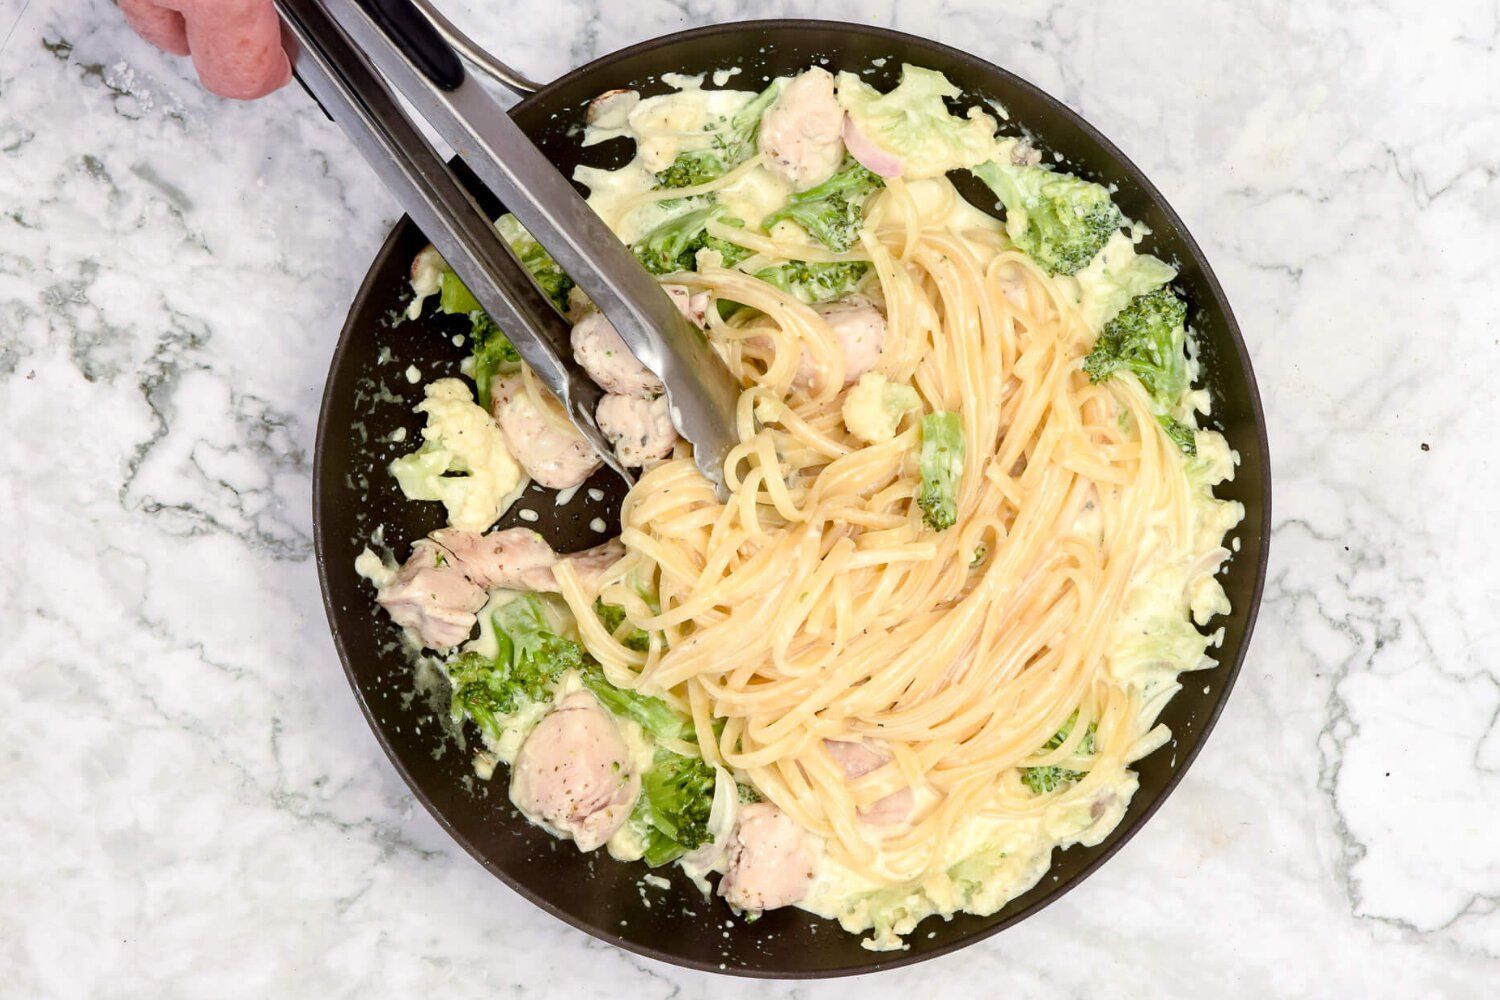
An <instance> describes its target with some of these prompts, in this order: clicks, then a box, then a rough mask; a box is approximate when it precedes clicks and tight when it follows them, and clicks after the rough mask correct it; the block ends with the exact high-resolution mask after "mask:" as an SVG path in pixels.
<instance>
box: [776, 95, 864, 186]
mask: <svg viewBox="0 0 1500 1000" xmlns="http://www.w3.org/2000/svg"><path fill="white" fill-rule="evenodd" d="M843 127H844V109H843V108H841V107H839V102H838V99H837V98H836V97H834V94H833V75H832V74H831V73H829V72H828V71H827V70H826V69H820V68H818V67H814V68H812V69H810V70H808V71H807V72H805V73H802V74H800V75H798V76H797V77H795V78H793V80H792V82H791V83H788V84H787V85H786V88H785V89H784V90H782V92H781V96H780V97H778V98H776V103H775V104H772V105H771V106H770V107H769V108H767V109H766V113H765V115H763V116H762V117H761V120H760V138H759V142H760V151H761V153H762V154H763V155H764V156H765V158H766V167H767V168H768V169H769V170H770V171H771V172H772V173H775V174H779V175H781V176H782V177H784V178H786V179H787V180H788V181H790V182H791V183H792V186H793V187H795V188H796V189H797V190H798V191H806V190H807V189H808V188H810V187H816V186H817V185H819V184H822V183H823V182H824V181H826V180H827V179H828V178H830V177H832V176H833V175H834V173H835V172H837V170H838V168H839V164H840V163H842V162H843V160H844V140H843V137H842V134H841V133H842V130H843Z"/></svg>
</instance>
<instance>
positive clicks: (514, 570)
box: [432, 528, 557, 590]
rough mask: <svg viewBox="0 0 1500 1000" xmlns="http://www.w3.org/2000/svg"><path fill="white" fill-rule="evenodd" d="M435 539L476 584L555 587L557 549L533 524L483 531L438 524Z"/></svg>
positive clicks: (540, 587) (534, 588)
mask: <svg viewBox="0 0 1500 1000" xmlns="http://www.w3.org/2000/svg"><path fill="white" fill-rule="evenodd" d="M432 540H433V541H435V542H437V543H438V544H439V545H441V546H443V548H445V549H447V550H448V551H449V552H450V553H451V554H452V556H453V562H454V564H455V565H456V566H457V568H458V569H459V570H461V571H462V572H463V573H464V575H465V576H467V577H468V578H469V579H470V580H472V581H474V583H475V585H477V586H480V587H483V588H484V589H486V590H489V589H490V588H492V587H505V588H507V589H510V590H556V589H557V581H556V580H555V579H554V578H553V576H552V567H553V565H554V564H555V563H556V562H557V553H556V552H553V551H552V546H550V545H548V544H547V543H546V541H544V540H543V539H542V536H541V535H538V534H537V533H536V532H535V531H532V530H531V529H530V528H507V529H506V530H504V531H492V532H490V533H489V534H487V535H481V534H479V533H478V532H474V531H464V530H462V529H460V528H439V529H438V530H437V531H434V532H433V533H432Z"/></svg>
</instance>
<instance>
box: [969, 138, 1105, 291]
mask: <svg viewBox="0 0 1500 1000" xmlns="http://www.w3.org/2000/svg"><path fill="white" fill-rule="evenodd" d="M970 169H971V170H972V171H973V173H974V176H976V177H978V178H979V179H980V180H982V181H984V183H985V184H986V185H988V187H989V188H990V190H991V191H993V192H995V195H996V197H998V198H999V199H1000V202H1001V204H1003V205H1004V206H1005V228H1006V231H1007V232H1009V233H1010V238H1011V239H1012V240H1013V241H1014V242H1015V244H1016V246H1018V247H1020V248H1021V249H1022V250H1024V251H1025V252H1026V253H1027V255H1029V256H1030V257H1031V258H1032V259H1033V260H1035V261H1036V262H1037V263H1038V264H1040V265H1041V266H1042V267H1044V268H1045V269H1046V270H1047V271H1048V272H1050V273H1052V274H1076V273H1077V272H1078V271H1081V270H1082V269H1083V268H1084V267H1086V266H1088V263H1089V261H1091V260H1093V259H1094V255H1095V254H1097V253H1098V252H1099V251H1100V250H1101V249H1103V248H1104V244H1105V243H1107V242H1109V237H1110V235H1111V234H1113V233H1114V232H1115V230H1117V229H1119V228H1120V227H1121V226H1122V225H1124V224H1125V217H1124V216H1123V215H1121V214H1120V210H1119V209H1118V208H1116V207H1115V205H1114V202H1112V201H1110V198H1109V192H1108V191H1106V190H1105V189H1104V188H1102V187H1100V186H1099V185H1098V184H1093V183H1090V182H1089V181H1086V180H1083V179H1081V178H1078V177H1074V176H1073V175H1072V174H1065V173H1059V172H1057V171H1054V170H1049V169H1048V168H1046V167H1041V166H1028V165H1025V164H1017V163H1014V162H1013V161H1011V160H1010V159H1009V158H1002V159H1000V160H990V161H989V162H987V163H981V164H979V165H978V166H975V167H971V168H970Z"/></svg>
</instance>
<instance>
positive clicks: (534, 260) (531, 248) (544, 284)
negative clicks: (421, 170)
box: [438, 215, 573, 316]
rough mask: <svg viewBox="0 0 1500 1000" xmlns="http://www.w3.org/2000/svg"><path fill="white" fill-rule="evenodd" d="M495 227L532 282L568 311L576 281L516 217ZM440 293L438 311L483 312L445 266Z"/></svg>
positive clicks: (503, 219) (457, 313) (499, 221)
mask: <svg viewBox="0 0 1500 1000" xmlns="http://www.w3.org/2000/svg"><path fill="white" fill-rule="evenodd" d="M495 228H496V229H497V230H498V231H499V233H500V236H501V238H503V239H504V240H505V242H506V243H507V244H508V245H509V246H510V249H511V252H512V253H514V254H515V255H516V258H517V259H518V260H519V261H520V262H521V264H522V265H523V266H524V267H525V268H526V272H527V273H528V274H530V275H531V280H532V281H534V282H536V286H537V287H538V288H540V289H541V290H542V292H543V293H544V294H545V295H546V296H547V298H549V299H551V300H552V304H553V305H554V306H556V307H557V309H558V311H560V312H566V311H567V309H568V293H569V292H570V291H572V289H573V279H572V278H570V277H568V275H567V273H566V272H565V271H563V269H562V267H561V266H560V265H559V264H558V263H557V261H555V260H553V259H552V255H551V254H549V253H548V252H547V251H546V250H544V249H542V245H541V244H540V243H538V242H537V241H536V240H534V239H532V237H531V234H530V233H529V232H527V231H526V229H525V228H524V227H523V226H522V225H521V224H520V223H519V222H517V221H516V217H515V216H514V215H502V216H500V218H498V219H496V220H495ZM438 293H439V299H438V308H440V309H441V310H442V311H443V312H445V313H447V314H448V315H450V316H467V315H468V314H470V313H473V312H479V311H480V305H479V300H478V299H476V298H474V293H473V292H471V291H469V289H468V287H467V286H465V285H464V283H463V282H462V281H461V280H459V277H458V275H457V274H455V273H453V271H452V270H451V269H450V268H449V267H448V265H447V264H446V263H444V265H443V271H442V274H441V275H440V276H439V278H438Z"/></svg>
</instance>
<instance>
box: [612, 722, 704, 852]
mask: <svg viewBox="0 0 1500 1000" xmlns="http://www.w3.org/2000/svg"><path fill="white" fill-rule="evenodd" d="M714 781H715V774H714V769H713V768H712V767H710V766H709V765H708V764H707V763H705V762H704V761H703V760H701V759H699V758H697V757H684V756H682V755H681V754H675V753H672V752H671V751H669V750H661V749H658V750H657V751H656V756H655V757H654V758H653V760H652V763H651V769H650V770H649V771H647V772H646V773H645V774H644V775H643V776H642V777H641V795H640V798H639V799H637V800H636V805H635V809H634V810H632V812H631V822H632V823H633V824H635V825H636V826H637V828H638V829H639V828H644V836H643V839H644V841H645V861H646V863H647V864H648V865H650V866H651V867H653V868H656V867H659V866H661V865H664V864H666V863H667V862H669V861H675V860H676V859H677V858H680V857H681V856H682V855H684V854H686V853H687V852H688V851H693V850H697V849H698V848H699V847H702V846H703V845H704V844H706V843H708V842H709V841H710V840H711V839H713V836H712V834H711V833H709V829H708V815H709V813H710V811H711V810H712V809H713V801H714Z"/></svg>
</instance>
